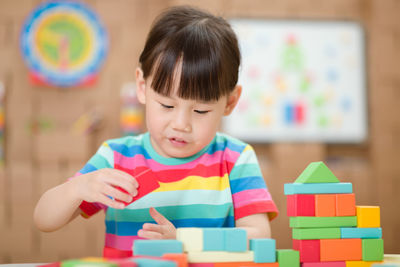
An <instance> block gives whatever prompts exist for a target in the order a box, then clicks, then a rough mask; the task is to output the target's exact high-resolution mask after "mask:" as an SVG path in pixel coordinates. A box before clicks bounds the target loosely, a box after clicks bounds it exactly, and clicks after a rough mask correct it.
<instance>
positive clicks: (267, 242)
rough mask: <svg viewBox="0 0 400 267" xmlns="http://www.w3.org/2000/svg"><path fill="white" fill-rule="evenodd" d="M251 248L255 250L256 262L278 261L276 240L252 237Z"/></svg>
mask: <svg viewBox="0 0 400 267" xmlns="http://www.w3.org/2000/svg"><path fill="white" fill-rule="evenodd" d="M250 250H251V251H253V252H254V262H257V263H264V262H276V241H275V239H271V238H259V239H250Z"/></svg>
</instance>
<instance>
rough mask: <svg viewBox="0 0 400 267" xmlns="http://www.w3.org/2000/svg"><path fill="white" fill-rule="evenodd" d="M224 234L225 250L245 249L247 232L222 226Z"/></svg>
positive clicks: (237, 250) (240, 250)
mask: <svg viewBox="0 0 400 267" xmlns="http://www.w3.org/2000/svg"><path fill="white" fill-rule="evenodd" d="M223 229H224V234H225V242H224V243H225V249H224V250H225V251H229V252H243V251H246V250H247V232H246V230H244V229H240V228H235V227H233V228H223Z"/></svg>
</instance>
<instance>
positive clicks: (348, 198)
mask: <svg viewBox="0 0 400 267" xmlns="http://www.w3.org/2000/svg"><path fill="white" fill-rule="evenodd" d="M336 216H356V198H355V195H354V193H352V194H337V195H336Z"/></svg>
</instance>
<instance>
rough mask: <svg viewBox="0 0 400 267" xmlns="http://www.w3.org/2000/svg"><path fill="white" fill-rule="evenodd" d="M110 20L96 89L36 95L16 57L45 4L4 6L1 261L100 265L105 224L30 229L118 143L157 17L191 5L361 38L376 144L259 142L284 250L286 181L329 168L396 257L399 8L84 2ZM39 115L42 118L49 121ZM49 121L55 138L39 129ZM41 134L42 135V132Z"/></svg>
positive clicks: (288, 0)
mask: <svg viewBox="0 0 400 267" xmlns="http://www.w3.org/2000/svg"><path fill="white" fill-rule="evenodd" d="M84 2H85V3H86V4H88V5H89V7H91V8H92V9H93V10H94V11H95V12H97V14H98V15H99V17H100V19H101V20H102V22H103V23H104V26H105V28H106V30H107V32H108V34H109V39H110V47H109V53H108V56H107V58H106V61H105V64H104V66H103V67H102V68H101V72H100V75H99V80H98V82H97V83H96V84H95V85H94V86H92V87H89V88H72V89H67V90H65V89H59V88H45V87H40V86H33V85H31V83H30V82H29V80H28V78H27V67H26V65H25V64H24V62H23V59H22V56H21V52H20V49H19V37H20V31H21V27H22V24H23V22H24V20H25V18H26V16H27V15H28V14H29V13H30V12H31V11H32V10H33V9H34V8H35V7H36V6H37V5H38V4H39V3H41V1H38V0H0V81H2V82H3V84H4V86H5V89H6V96H5V116H6V117H5V121H6V131H5V140H6V143H5V155H6V162H5V165H4V167H3V168H2V169H1V175H0V263H7V262H49V261H56V260H60V259H66V258H72V257H85V256H100V255H101V251H102V247H103V241H104V224H103V219H104V215H102V214H99V215H97V216H95V217H94V218H92V219H90V220H88V221H86V220H84V219H82V218H78V219H77V220H76V221H74V222H72V223H71V224H70V225H68V226H67V227H65V228H63V229H61V230H59V231H57V232H55V233H41V232H39V231H38V230H37V229H35V227H34V226H33V222H32V213H33V208H34V206H35V204H36V202H37V200H38V199H39V197H40V195H41V194H42V193H43V192H44V191H45V190H47V189H48V188H50V187H53V186H55V185H57V184H59V183H61V182H63V181H65V179H66V178H68V177H70V176H72V175H73V174H74V173H75V172H76V171H78V170H79V169H80V168H81V167H82V166H83V164H84V163H85V162H86V161H87V160H88V159H89V157H90V156H91V155H92V154H93V153H94V152H95V150H96V149H97V147H98V146H99V145H100V144H101V142H102V141H103V140H106V139H109V138H115V137H118V136H120V124H119V116H120V88H121V87H122V85H123V84H124V83H126V82H131V81H134V70H135V67H136V66H137V62H138V56H139V53H140V51H141V49H142V47H143V45H144V41H145V37H146V34H147V32H148V30H149V27H150V24H151V22H152V21H153V19H154V17H155V16H156V15H157V14H158V13H159V12H160V11H161V10H162V9H164V8H166V7H168V6H172V5H178V4H192V5H195V6H199V7H202V8H205V9H207V10H209V11H211V12H214V13H216V14H219V15H222V16H224V17H226V18H233V17H247V18H279V19H282V18H283V19H285V18H287V19H328V20H329V19H333V20H337V19H344V20H353V21H357V22H360V23H361V24H362V25H363V26H364V28H365V32H366V56H367V66H366V70H367V84H368V115H369V137H368V140H367V141H366V142H364V143H363V144H359V145H335V144H323V143H296V144H294V143H273V144H254V147H255V150H256V152H257V155H258V157H259V161H260V164H261V166H262V171H263V174H264V176H265V177H266V181H267V185H268V187H269V189H270V191H271V193H272V195H273V197H274V199H275V201H276V203H277V205H278V208H279V209H280V216H279V217H278V218H277V219H276V220H274V221H273V222H272V230H273V231H272V233H273V238H275V239H276V240H277V247H278V248H291V231H290V229H289V223H288V217H287V216H286V201H285V197H284V195H283V184H284V183H290V182H293V181H294V179H295V178H296V177H297V176H298V175H299V174H300V173H301V171H302V170H303V169H304V168H305V167H306V166H307V164H308V163H309V162H311V161H319V160H323V161H325V162H326V163H327V165H328V166H329V167H330V168H331V169H332V171H333V172H334V173H335V175H336V176H337V177H338V178H339V179H340V180H341V181H346V182H352V183H353V186H354V190H355V193H356V203H357V205H379V206H380V207H381V221H382V227H383V238H384V240H385V253H400V245H399V240H400V231H399V228H398V227H400V215H399V207H398V205H399V204H398V203H400V194H399V191H400V164H399V162H398V161H399V160H400V116H399V115H400V108H399V106H400V105H399V104H398V101H399V100H400V49H399V48H398V47H400V22H399V15H398V14H400V1H398V0H326V1H320V0H248V1H241V0H223V1H218V0H202V1H173V0H170V1H167V0H165V1H164V0H113V1H110V0H86V1H84ZM92 110H99V111H100V112H101V113H102V114H103V120H102V123H101V126H100V127H99V128H98V129H97V130H95V131H92V132H90V133H89V134H73V133H71V131H69V129H70V128H71V125H73V124H74V122H76V120H77V119H78V118H79V117H80V116H81V115H82V114H85V113H87V112H90V111H92ZM43 118H44V119H43ZM46 118H48V119H49V120H50V121H51V123H49V124H50V125H48V128H51V130H48V131H46V130H42V131H37V130H35V129H36V128H35V127H38V125H37V124H38V123H44V124H46V123H45V122H43V120H45V119H46ZM41 127H43V128H44V129H46V126H43V125H42V126H41Z"/></svg>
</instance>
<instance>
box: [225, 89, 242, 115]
mask: <svg viewBox="0 0 400 267" xmlns="http://www.w3.org/2000/svg"><path fill="white" fill-rule="evenodd" d="M241 94H242V86H241V85H236V87H235V89H233V91H232V92H231V93H230V94H229V96H228V101H227V103H226V106H225V111H224V116H227V115H229V114H231V113H232V111H233V109H234V108H235V106H236V104H237V103H238V101H239V98H240V95H241Z"/></svg>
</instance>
